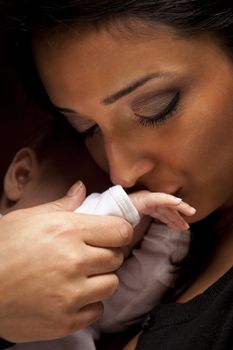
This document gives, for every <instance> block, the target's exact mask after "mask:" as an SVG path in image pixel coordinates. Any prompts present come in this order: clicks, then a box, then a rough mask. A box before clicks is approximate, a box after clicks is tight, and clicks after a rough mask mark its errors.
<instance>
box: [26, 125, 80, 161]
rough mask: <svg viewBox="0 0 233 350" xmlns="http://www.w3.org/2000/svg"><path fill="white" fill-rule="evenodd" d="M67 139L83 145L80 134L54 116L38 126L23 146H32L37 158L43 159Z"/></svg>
mask: <svg viewBox="0 0 233 350" xmlns="http://www.w3.org/2000/svg"><path fill="white" fill-rule="evenodd" d="M67 141H72V142H75V143H76V144H77V146H78V145H80V147H81V146H82V145H83V142H82V138H81V136H80V134H79V133H78V132H77V131H76V130H74V129H73V127H72V126H71V125H70V124H69V123H68V122H67V121H66V120H65V119H63V118H54V119H52V120H50V121H48V122H47V123H45V124H44V125H42V126H41V127H40V128H38V129H37V130H36V132H34V133H33V135H31V136H30V137H29V138H28V139H27V140H26V141H25V142H24V145H23V146H25V147H30V148H32V149H33V150H34V151H35V152H36V154H37V157H38V159H39V160H41V161H43V159H44V158H46V157H48V156H50V153H53V150H54V149H55V148H56V149H57V147H58V146H61V147H62V146H64V145H65V143H67ZM66 147H67V146H66ZM82 147H83V146H82Z"/></svg>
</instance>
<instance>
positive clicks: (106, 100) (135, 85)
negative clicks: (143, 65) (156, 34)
mask: <svg viewBox="0 0 233 350" xmlns="http://www.w3.org/2000/svg"><path fill="white" fill-rule="evenodd" d="M173 75H174V73H173V72H156V73H152V74H148V75H146V76H144V77H142V78H140V79H138V80H136V81H134V82H133V83H131V84H130V85H128V86H126V87H125V88H123V89H121V90H119V91H117V92H115V93H114V94H112V95H110V96H108V97H106V98H104V99H103V100H102V101H101V103H102V104H104V105H105V106H107V105H110V104H112V103H114V102H116V101H118V100H119V99H121V98H122V97H124V96H126V95H129V94H130V93H131V92H133V91H135V90H136V89H138V88H139V87H141V86H143V85H144V84H146V83H147V82H148V81H150V80H153V79H161V78H165V77H168V76H173ZM53 106H54V107H55V108H56V109H57V110H58V111H59V112H62V113H77V112H76V111H74V110H73V109H70V108H65V107H60V106H57V105H55V104H53Z"/></svg>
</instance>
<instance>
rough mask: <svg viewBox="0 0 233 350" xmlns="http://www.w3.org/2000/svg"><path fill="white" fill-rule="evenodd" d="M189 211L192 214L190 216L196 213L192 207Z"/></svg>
mask: <svg viewBox="0 0 233 350" xmlns="http://www.w3.org/2000/svg"><path fill="white" fill-rule="evenodd" d="M190 211H191V214H192V215H193V214H195V213H196V209H195V208H193V207H190Z"/></svg>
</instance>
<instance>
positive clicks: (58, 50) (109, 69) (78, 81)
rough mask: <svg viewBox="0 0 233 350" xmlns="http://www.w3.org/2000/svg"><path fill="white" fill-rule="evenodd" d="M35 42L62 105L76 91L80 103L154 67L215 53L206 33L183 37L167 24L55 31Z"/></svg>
mask: <svg viewBox="0 0 233 350" xmlns="http://www.w3.org/2000/svg"><path fill="white" fill-rule="evenodd" d="M207 44H208V45H207ZM33 47H34V55H35V60H36V64H37V66H38V69H39V72H40V75H41V77H42V80H43V81H44V82H45V83H46V88H47V91H48V93H49V95H50V97H51V98H52V100H54V101H57V100H59V101H60V103H63V101H64V102H65V104H67V103H69V100H70V101H73V99H74V98H76V97H77V96H78V97H79V98H80V100H82V102H84V101H85V100H87V101H88V103H90V98H89V97H91V99H92V100H93V97H95V99H96V101H97V100H100V99H101V98H103V97H104V96H105V95H106V96H107V95H109V94H111V93H113V92H114V90H115V89H120V88H122V87H123V86H125V85H127V84H128V83H129V82H132V81H134V80H136V79H138V78H140V77H141V76H143V75H148V74H151V73H154V72H156V71H158V72H159V71H171V72H176V71H178V72H179V71H180V72H183V71H185V70H186V69H187V68H190V65H191V66H192V67H196V68H198V66H200V65H201V64H202V63H203V62H205V61H206V60H208V59H209V58H210V57H211V56H212V57H213V50H214V51H215V53H216V43H215V41H214V40H213V39H210V37H209V36H208V35H203V36H201V37H200V36H199V37H195V38H194V37H192V38H185V37H181V36H179V35H178V33H176V32H174V30H172V29H171V28H169V27H165V26H154V27H153V29H152V28H151V27H150V28H148V32H147V33H146V28H144V29H143V32H141V33H140V35H137V31H134V32H129V31H128V32H127V30H125V29H124V30H122V31H120V30H119V29H118V30H117V29H116V30H115V31H114V30H107V29H102V30H98V31H97V30H89V31H85V32H81V33H76V32H75V31H73V32H67V33H63V34H61V35H60V34H59V33H56V32H55V33H52V34H51V35H49V34H48V35H45V34H44V35H37V36H36V37H35V38H34V45H33ZM206 47H208V50H207V49H206ZM74 85H75V89H74ZM58 87H59V88H60V90H59V88H58ZM74 94H75V96H74ZM96 101H95V102H96Z"/></svg>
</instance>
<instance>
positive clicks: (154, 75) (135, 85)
mask: <svg viewBox="0 0 233 350" xmlns="http://www.w3.org/2000/svg"><path fill="white" fill-rule="evenodd" d="M171 75H174V73H172V72H157V73H152V74H149V75H146V76H144V77H142V78H141V79H139V80H136V81H134V82H133V83H132V84H130V85H128V86H126V87H125V88H123V89H121V90H119V91H117V92H115V93H114V94H112V95H111V96H108V97H106V98H104V99H103V100H102V101H101V103H103V104H104V105H110V104H112V103H114V102H116V101H118V100H119V99H121V98H122V97H124V96H126V95H129V94H130V93H131V92H133V91H134V90H136V89H138V88H139V87H141V86H143V85H144V84H146V83H147V82H148V81H150V80H152V79H160V78H164V77H167V76H171Z"/></svg>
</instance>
